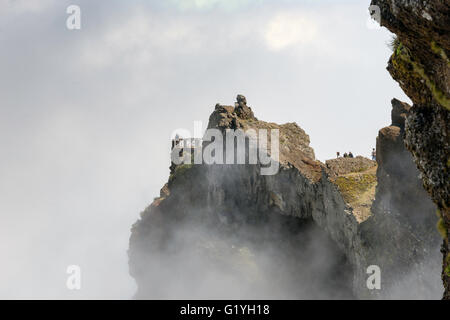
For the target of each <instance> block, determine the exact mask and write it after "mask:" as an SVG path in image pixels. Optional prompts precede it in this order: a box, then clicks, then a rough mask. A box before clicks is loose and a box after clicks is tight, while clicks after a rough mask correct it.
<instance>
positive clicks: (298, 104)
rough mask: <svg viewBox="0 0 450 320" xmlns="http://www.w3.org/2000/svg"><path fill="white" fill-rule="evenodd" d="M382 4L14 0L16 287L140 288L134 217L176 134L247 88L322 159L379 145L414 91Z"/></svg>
mask: <svg viewBox="0 0 450 320" xmlns="http://www.w3.org/2000/svg"><path fill="white" fill-rule="evenodd" d="M369 2H370V1H369V0H358V1H356V0H355V1H320V0H314V1H313V0H310V1H307V0H304V1H302V0H297V1H294V0H291V1H287V0H285V1H280V0H276V1H269V0H259V1H258V0H164V1H162V0H160V1H143V0H128V1H100V0H89V1H87V0H85V1H75V0H71V1H65V0H64V1H62V0H40V1H30V0H0V147H1V149H0V150H1V151H0V255H1V256H0V259H1V261H2V265H1V266H0V283H1V286H0V298H55V297H60V298H124V299H127V298H131V297H132V295H133V293H134V290H135V284H134V281H133V279H132V278H131V277H130V276H129V275H128V266H127V256H126V250H127V247H128V238H129V233H130V232H129V230H130V227H131V225H132V223H133V222H134V221H136V219H137V218H138V216H139V212H140V211H142V210H143V209H144V208H145V207H146V206H147V205H148V204H150V203H151V201H152V199H153V198H154V197H156V196H157V195H158V194H159V189H160V188H161V186H162V185H163V184H164V183H165V182H166V180H167V178H168V175H169V170H168V167H169V165H170V163H169V162H170V160H169V153H168V151H169V149H168V148H169V137H170V134H171V133H172V131H173V130H174V129H176V128H186V129H189V130H193V123H194V121H196V120H201V121H204V124H205V126H206V124H207V120H208V117H209V115H210V113H211V112H212V111H213V109H214V106H215V104H216V103H218V102H219V103H222V104H233V103H234V101H235V97H236V95H237V94H238V93H241V94H244V95H245V96H246V97H247V101H248V104H249V105H250V106H251V107H252V109H253V110H254V112H255V115H256V116H257V117H258V118H259V119H261V120H265V121H271V122H277V123H285V122H296V123H298V124H299V125H300V126H301V127H302V128H303V129H304V130H305V131H306V132H307V133H308V134H309V135H310V138H311V145H312V147H313V148H314V150H315V152H316V156H317V158H318V159H320V160H322V161H324V160H326V159H328V158H332V157H334V156H335V152H336V151H341V153H343V152H345V151H350V150H351V151H352V152H353V153H354V154H361V155H365V156H369V154H370V151H371V149H372V147H374V146H375V138H376V135H377V132H378V130H379V129H380V128H382V127H384V126H386V125H388V124H390V109H391V106H390V100H391V99H392V98H393V97H397V98H399V99H401V100H404V101H409V100H408V99H407V98H406V97H405V95H404V94H403V93H402V92H401V90H400V88H399V86H398V85H397V83H395V82H394V81H393V80H392V79H391V77H390V76H389V74H388V72H387V71H386V69H385V68H386V64H387V60H388V58H389V55H390V49H389V48H388V46H387V43H388V42H389V40H390V37H391V35H390V34H389V32H387V31H386V30H385V29H378V30H374V29H369V28H368V27H367V25H366V22H367V17H368V14H367V7H368V6H369ZM70 4H76V5H79V6H80V7H81V23H82V25H81V30H72V31H70V30H68V29H67V28H66V19H67V17H68V15H67V14H66V8H67V7H68V6H69V5H70ZM193 187H194V188H195V185H194V186H193ZM71 264H76V265H80V266H81V268H82V290H80V291H69V290H67V288H66V278H67V275H66V267H67V266H68V265H71Z"/></svg>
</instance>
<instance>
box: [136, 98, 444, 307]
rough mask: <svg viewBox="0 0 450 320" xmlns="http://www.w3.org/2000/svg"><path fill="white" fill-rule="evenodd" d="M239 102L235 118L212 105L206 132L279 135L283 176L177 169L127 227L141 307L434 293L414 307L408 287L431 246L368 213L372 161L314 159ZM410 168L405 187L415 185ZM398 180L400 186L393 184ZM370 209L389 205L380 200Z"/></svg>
mask: <svg viewBox="0 0 450 320" xmlns="http://www.w3.org/2000/svg"><path fill="white" fill-rule="evenodd" d="M237 100H238V102H236V104H235V106H234V107H233V106H223V105H220V104H217V105H216V107H215V108H214V111H213V113H212V114H211V116H210V119H209V124H208V128H215V129H219V130H220V131H221V132H222V133H223V134H225V133H226V131H227V129H242V130H248V129H254V130H255V131H257V132H258V131H259V130H261V129H266V130H271V129H277V130H279V153H280V154H279V170H278V172H277V173H276V174H274V175H261V166H260V165H259V164H258V165H251V164H223V165H220V164H214V165H206V164H194V165H185V164H184V165H177V166H172V174H171V177H170V178H169V181H168V183H167V184H166V185H165V186H164V187H163V189H162V190H161V194H160V197H159V198H157V199H155V200H154V202H153V203H152V204H151V205H150V206H149V207H148V208H147V209H145V210H144V211H143V212H142V214H141V219H140V220H138V221H137V222H136V223H135V224H134V225H133V227H132V235H131V238H130V248H129V252H128V253H129V258H130V259H129V265H130V273H131V275H132V276H133V277H134V278H135V279H136V282H137V284H138V292H137V293H136V298H140V299H142V298H250V299H252V298H255V299H260V298H265V299H279V298H283V299H317V298H323V299H338V298H345V299H352V298H371V297H373V298H385V297H406V298H408V297H437V296H439V295H440V294H441V291H442V290H438V291H437V292H436V290H434V291H433V289H430V290H428V291H427V290H425V291H426V292H425V291H422V292H417V293H414V296H412V294H411V286H409V287H408V286H406V285H405V283H407V282H408V281H409V280H411V279H409V275H410V273H412V274H416V273H417V272H416V271H417V270H418V269H419V268H422V269H424V270H425V271H426V270H430V267H429V266H428V265H425V264H423V263H422V262H423V261H424V259H426V258H428V257H429V255H428V253H424V252H425V251H427V250H428V248H429V247H430V246H432V245H433V243H432V241H431V240H430V239H429V238H425V237H422V235H421V234H419V233H417V234H416V233H415V231H414V230H412V229H411V228H410V226H409V224H407V223H403V222H402V221H401V220H400V219H399V218H398V217H399V216H400V215H403V214H406V213H405V212H404V211H398V210H396V209H392V210H388V211H383V210H372V202H373V200H374V199H376V198H377V195H376V191H375V190H376V185H377V173H376V170H377V164H376V162H374V161H371V160H369V159H365V158H362V157H356V158H354V159H336V160H331V161H330V162H327V165H325V164H323V163H321V162H320V161H317V160H315V157H314V151H313V149H312V148H311V147H310V145H309V143H310V140H309V136H308V135H307V134H306V133H305V131H304V130H302V129H301V128H300V127H299V126H298V125H297V124H295V123H288V124H284V125H278V124H275V123H270V122H264V121H261V120H258V119H257V118H255V116H254V113H253V110H252V108H251V107H249V106H248V105H247V99H245V97H243V96H238V98H237ZM206 145H207V143H206V142H203V146H204V147H205V146H206ZM269 152H272V150H269ZM406 154H407V155H408V156H409V154H408V153H406ZM390 157H392V156H391V155H389V156H388V157H387V158H388V159H387V160H386V161H389V158H390ZM409 161H411V159H409ZM413 169H414V170H415V171H414V172H412V173H411V175H412V178H411V177H408V178H407V179H413V180H414V179H415V180H418V178H417V169H415V168H414V167H413ZM403 178H404V176H403V175H399V176H396V177H395V179H397V180H400V181H397V183H398V184H401V180H402V179H403ZM416 185H417V183H416ZM394 186H397V185H396V184H394V183H393V184H392V185H390V186H386V187H385V188H384V190H390V188H394ZM419 187H420V185H419ZM395 191H396V190H392V192H395ZM416 196H417V195H416ZM420 196H421V197H423V196H425V200H427V198H428V196H427V195H426V194H424V195H423V194H422V195H420ZM377 201H378V202H381V201H384V203H386V204H387V205H391V203H390V202H389V201H387V200H386V196H385V195H383V196H380V199H377ZM396 204H398V203H397V202H396ZM408 214H409V213H408ZM430 214H431V213H430ZM426 223H430V222H426ZM431 224H432V225H433V228H434V224H435V222H434V221H433V222H431ZM413 252H419V254H413ZM427 252H428V251H427ZM370 265H378V266H380V267H381V270H382V281H381V283H382V289H381V290H369V289H368V288H367V283H366V280H367V277H368V274H367V273H366V271H367V268H368V266H370ZM400 274H401V275H402V276H401V277H400V276H399V277H396V276H397V275H400ZM425 280H426V279H424V281H425ZM438 280H439V279H438ZM421 281H422V280H421ZM438 282H439V281H438ZM412 283H413V286H417V283H416V282H412ZM414 292H415V291H414ZM433 295H434V296H433Z"/></svg>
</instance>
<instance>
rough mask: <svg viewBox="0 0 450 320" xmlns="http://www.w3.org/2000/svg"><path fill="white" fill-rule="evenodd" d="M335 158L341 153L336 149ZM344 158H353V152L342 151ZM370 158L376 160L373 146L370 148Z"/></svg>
mask: <svg viewBox="0 0 450 320" xmlns="http://www.w3.org/2000/svg"><path fill="white" fill-rule="evenodd" d="M336 155H337V158H339V157H340V156H341V153H340V152H339V151H338V152H336ZM343 157H344V158H354V156H353V153H352V152H351V151H349V152H348V153H347V152H346V153H344V155H343ZM372 160H373V161H376V160H377V152H376V150H375V148H372Z"/></svg>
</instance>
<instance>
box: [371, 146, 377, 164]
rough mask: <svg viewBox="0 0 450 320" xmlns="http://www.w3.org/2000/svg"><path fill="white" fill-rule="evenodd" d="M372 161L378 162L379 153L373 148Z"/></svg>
mask: <svg viewBox="0 0 450 320" xmlns="http://www.w3.org/2000/svg"><path fill="white" fill-rule="evenodd" d="M372 160H373V161H377V152H376V150H375V148H372Z"/></svg>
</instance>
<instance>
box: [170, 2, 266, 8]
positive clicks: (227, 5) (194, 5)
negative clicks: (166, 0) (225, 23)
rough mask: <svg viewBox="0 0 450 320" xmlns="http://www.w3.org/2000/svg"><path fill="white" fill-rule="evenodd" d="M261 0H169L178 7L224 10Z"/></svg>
mask: <svg viewBox="0 0 450 320" xmlns="http://www.w3.org/2000/svg"><path fill="white" fill-rule="evenodd" d="M262 1H263V0H170V2H171V3H172V4H173V5H175V6H176V7H177V8H178V9H181V10H187V9H196V10H209V9H212V8H217V7H218V8H221V9H225V10H236V9H239V8H242V7H245V6H248V5H250V4H255V3H261V2H262Z"/></svg>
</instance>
